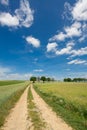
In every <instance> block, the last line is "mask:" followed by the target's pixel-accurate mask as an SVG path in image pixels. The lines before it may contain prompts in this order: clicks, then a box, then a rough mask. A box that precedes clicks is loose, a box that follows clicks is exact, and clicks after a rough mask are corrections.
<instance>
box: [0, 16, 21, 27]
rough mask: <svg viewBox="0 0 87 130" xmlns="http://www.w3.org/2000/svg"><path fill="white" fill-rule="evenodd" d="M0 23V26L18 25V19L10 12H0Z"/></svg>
mask: <svg viewBox="0 0 87 130" xmlns="http://www.w3.org/2000/svg"><path fill="white" fill-rule="evenodd" d="M0 24H1V25H2V26H9V27H12V26H18V25H19V20H18V19H17V17H16V16H12V15H11V14H10V13H0Z"/></svg>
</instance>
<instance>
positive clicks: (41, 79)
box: [30, 76, 55, 83]
mask: <svg viewBox="0 0 87 130" xmlns="http://www.w3.org/2000/svg"><path fill="white" fill-rule="evenodd" d="M30 81H32V82H33V83H35V81H38V82H40V81H43V83H44V82H45V81H48V82H50V81H55V79H54V78H50V77H45V76H41V77H34V76H32V77H31V78H30Z"/></svg>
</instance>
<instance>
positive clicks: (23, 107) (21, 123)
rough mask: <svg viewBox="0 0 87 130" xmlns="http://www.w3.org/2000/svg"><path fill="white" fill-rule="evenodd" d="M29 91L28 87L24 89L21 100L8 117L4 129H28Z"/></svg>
mask: <svg viewBox="0 0 87 130" xmlns="http://www.w3.org/2000/svg"><path fill="white" fill-rule="evenodd" d="M27 93H28V88H27V89H26V90H25V91H24V93H23V95H22V96H21V98H20V100H19V101H18V103H17V104H16V106H15V107H14V108H13V109H12V111H11V113H10V115H9V116H8V118H7V119H6V123H5V125H4V127H3V128H2V129H3V130H27V128H28V126H29V121H28V120H27V115H28V113H27Z"/></svg>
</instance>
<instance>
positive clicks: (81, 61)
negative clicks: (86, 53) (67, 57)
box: [68, 59, 87, 65]
mask: <svg viewBox="0 0 87 130" xmlns="http://www.w3.org/2000/svg"><path fill="white" fill-rule="evenodd" d="M85 63H87V61H86V60H81V59H75V60H72V61H70V62H68V64H75V65H77V64H85Z"/></svg>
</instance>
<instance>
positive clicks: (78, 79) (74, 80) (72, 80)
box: [64, 78, 87, 82]
mask: <svg viewBox="0 0 87 130" xmlns="http://www.w3.org/2000/svg"><path fill="white" fill-rule="evenodd" d="M64 82H87V79H86V78H73V79H71V78H65V79H64Z"/></svg>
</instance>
